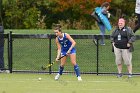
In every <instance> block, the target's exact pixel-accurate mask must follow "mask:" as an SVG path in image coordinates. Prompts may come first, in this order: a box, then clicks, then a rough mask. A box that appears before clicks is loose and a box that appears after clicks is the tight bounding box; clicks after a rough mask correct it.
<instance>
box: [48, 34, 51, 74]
mask: <svg viewBox="0 0 140 93" xmlns="http://www.w3.org/2000/svg"><path fill="white" fill-rule="evenodd" d="M48 37H49V64H51V45H52V44H51V35H49V36H48ZM51 73H52V69H51V66H50V67H49V74H51Z"/></svg>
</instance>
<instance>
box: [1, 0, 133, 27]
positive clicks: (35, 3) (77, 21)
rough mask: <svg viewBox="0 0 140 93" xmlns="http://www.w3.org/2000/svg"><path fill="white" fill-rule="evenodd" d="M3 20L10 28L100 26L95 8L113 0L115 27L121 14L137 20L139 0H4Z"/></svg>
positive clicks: (112, 15) (111, 19) (5, 25)
mask: <svg viewBox="0 0 140 93" xmlns="http://www.w3.org/2000/svg"><path fill="white" fill-rule="evenodd" d="M1 1H2V5H1V18H2V20H1V22H3V25H4V28H6V29H36V28H37V29H51V28H52V27H53V25H54V24H58V23H59V24H61V25H62V26H63V28H64V29H96V22H95V20H94V19H93V18H92V17H91V15H90V14H91V13H92V11H93V10H94V8H95V7H97V6H100V5H101V4H102V3H103V2H105V1H107V2H110V5H111V8H110V13H111V18H110V22H111V24H112V25H113V26H115V24H116V21H117V19H118V18H119V17H120V16H125V17H126V19H128V23H131V25H132V22H131V21H134V19H133V18H134V16H135V15H134V9H135V0H1Z"/></svg>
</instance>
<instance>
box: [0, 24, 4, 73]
mask: <svg viewBox="0 0 140 93" xmlns="http://www.w3.org/2000/svg"><path fill="white" fill-rule="evenodd" d="M4 69H5V68H4V28H3V26H2V25H1V24H0V70H4Z"/></svg>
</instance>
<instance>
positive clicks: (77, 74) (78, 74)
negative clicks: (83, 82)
mask: <svg viewBox="0 0 140 93" xmlns="http://www.w3.org/2000/svg"><path fill="white" fill-rule="evenodd" d="M74 70H75V73H76V76H77V77H78V76H80V69H79V66H78V65H77V64H76V65H75V66H74Z"/></svg>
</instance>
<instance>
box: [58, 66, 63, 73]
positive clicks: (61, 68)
mask: <svg viewBox="0 0 140 93" xmlns="http://www.w3.org/2000/svg"><path fill="white" fill-rule="evenodd" d="M63 70H64V67H62V66H60V67H59V74H60V75H62V73H63Z"/></svg>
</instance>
